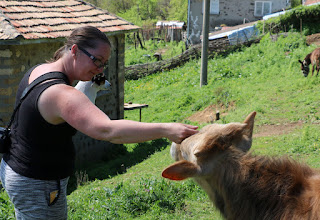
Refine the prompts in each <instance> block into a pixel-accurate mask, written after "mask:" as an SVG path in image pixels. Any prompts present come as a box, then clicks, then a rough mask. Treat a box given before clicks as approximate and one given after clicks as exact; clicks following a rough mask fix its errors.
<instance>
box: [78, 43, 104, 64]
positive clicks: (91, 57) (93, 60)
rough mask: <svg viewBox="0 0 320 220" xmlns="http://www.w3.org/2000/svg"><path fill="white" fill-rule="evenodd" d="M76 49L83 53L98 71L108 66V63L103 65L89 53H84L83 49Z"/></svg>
mask: <svg viewBox="0 0 320 220" xmlns="http://www.w3.org/2000/svg"><path fill="white" fill-rule="evenodd" d="M78 48H79V49H80V50H81V51H82V52H83V53H84V54H86V55H87V56H88V57H89V58H90V59H91V60H92V62H93V63H94V64H95V65H96V66H97V67H98V68H99V69H100V68H103V69H105V68H106V67H107V66H108V61H107V62H105V63H103V62H102V61H101V60H100V59H98V58H96V57H95V56H93V55H92V54H91V53H89V52H88V51H86V50H85V49H83V48H82V47H79V46H78Z"/></svg>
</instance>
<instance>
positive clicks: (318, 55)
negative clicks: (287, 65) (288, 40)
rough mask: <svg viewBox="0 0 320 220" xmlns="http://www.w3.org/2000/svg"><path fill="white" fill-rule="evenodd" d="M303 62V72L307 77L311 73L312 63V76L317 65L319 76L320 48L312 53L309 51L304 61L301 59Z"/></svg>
mask: <svg viewBox="0 0 320 220" xmlns="http://www.w3.org/2000/svg"><path fill="white" fill-rule="evenodd" d="M299 63H301V70H302V74H303V75H304V76H305V77H307V76H308V74H309V71H310V70H309V65H310V64H311V65H312V76H313V72H314V67H315V66H316V70H317V76H318V73H319V69H320V48H317V49H315V50H314V51H312V52H311V53H309V54H308V55H307V56H306V57H305V58H304V60H303V61H301V60H299Z"/></svg>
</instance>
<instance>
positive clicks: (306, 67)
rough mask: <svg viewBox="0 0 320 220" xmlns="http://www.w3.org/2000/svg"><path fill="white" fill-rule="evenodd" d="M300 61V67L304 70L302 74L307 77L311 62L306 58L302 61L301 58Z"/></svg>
mask: <svg viewBox="0 0 320 220" xmlns="http://www.w3.org/2000/svg"><path fill="white" fill-rule="evenodd" d="M298 61H299V63H301V67H300V69H301V70H302V74H303V75H304V77H307V76H308V74H309V71H310V70H309V64H308V63H307V62H306V61H305V60H304V61H301V60H298Z"/></svg>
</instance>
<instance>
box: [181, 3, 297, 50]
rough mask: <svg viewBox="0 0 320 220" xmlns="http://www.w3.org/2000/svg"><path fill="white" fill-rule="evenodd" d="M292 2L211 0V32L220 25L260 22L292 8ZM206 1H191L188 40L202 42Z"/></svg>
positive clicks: (193, 42)
mask: <svg viewBox="0 0 320 220" xmlns="http://www.w3.org/2000/svg"><path fill="white" fill-rule="evenodd" d="M290 5H291V4H290V0H269V1H256V0H241V1H239V0H210V15H209V20H210V21H209V23H210V24H209V31H214V30H215V28H216V27H219V26H220V25H222V24H223V25H227V26H235V25H239V24H243V23H248V22H254V21H257V20H260V19H261V18H262V17H263V16H264V15H266V14H271V13H274V12H278V11H282V10H285V9H287V8H288V7H290ZM203 6H204V0H189V4H188V27H187V38H188V40H189V43H191V44H197V43H200V42H201V39H200V36H201V34H202V23H203V8H204V7H203Z"/></svg>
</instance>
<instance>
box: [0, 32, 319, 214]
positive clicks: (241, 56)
mask: <svg viewBox="0 0 320 220" xmlns="http://www.w3.org/2000/svg"><path fill="white" fill-rule="evenodd" d="M315 47H316V46H315V45H311V46H307V45H306V43H305V38H301V36H300V34H295V33H291V34H289V36H288V37H279V38H278V40H277V41H275V42H273V41H271V40H270V38H269V36H265V37H264V38H263V40H262V41H261V42H260V43H259V44H255V45H252V46H251V47H248V48H242V49H240V50H238V51H235V52H233V53H230V54H228V55H225V56H220V57H215V58H214V59H212V60H209V62H208V85H206V86H204V87H202V88H200V86H199V85H200V60H192V61H190V62H189V63H187V64H185V65H184V66H182V67H178V68H176V69H174V70H171V71H167V72H162V73H159V74H154V75H151V76H148V77H145V78H142V79H139V80H136V81H127V82H125V102H129V101H132V102H134V103H147V104H149V107H148V108H145V109H143V110H142V120H143V121H145V122H172V121H175V122H184V123H190V124H195V125H199V126H200V127H202V126H204V125H205V124H199V123H197V122H191V121H189V120H188V117H189V116H191V115H192V114H194V113H196V112H198V111H201V110H203V109H205V108H206V107H208V106H215V107H216V108H217V109H218V110H220V112H221V113H222V114H221V115H223V116H222V118H221V120H220V121H217V122H216V123H228V122H239V121H240V122H241V121H243V120H244V118H245V117H246V115H247V114H248V113H250V112H252V111H257V116H256V122H255V126H256V127H257V126H263V125H272V124H273V125H277V124H286V123H292V122H298V121H299V122H302V123H303V125H302V126H299V127H297V128H296V129H295V130H293V131H292V132H290V133H286V134H283V135H275V136H271V137H257V138H255V139H254V140H253V147H252V151H253V153H255V154H264V155H273V156H277V155H285V154H287V155H289V156H291V157H293V158H294V159H296V160H299V161H301V162H305V163H307V164H309V165H310V166H312V167H320V161H319V159H318V158H319V154H320V143H319V138H320V135H319V132H318V131H319V128H320V126H319V117H320V115H319V104H320V103H319V97H320V90H319V89H318V85H319V83H320V77H307V78H304V77H303V75H302V74H301V72H300V64H299V63H298V59H303V58H304V57H305V55H306V54H307V53H309V52H310V51H312V50H313V49H314V48H315ZM125 118H126V119H130V120H139V113H138V112H137V111H126V112H125ZM125 146H126V148H127V151H128V152H126V153H124V154H123V155H121V156H119V157H118V158H117V159H116V160H113V161H110V162H109V163H106V164H99V165H95V166H93V167H92V169H88V170H87V173H88V176H89V180H90V181H88V182H86V183H84V184H83V185H81V186H79V187H78V189H76V190H75V191H73V192H72V193H71V194H70V195H69V196H68V202H69V219H222V218H221V216H220V214H219V213H218V211H217V210H216V209H215V208H214V207H213V206H212V204H211V202H210V201H209V199H208V197H207V195H206V194H205V193H204V192H203V190H202V189H200V188H199V187H198V186H197V185H196V184H195V183H194V182H193V181H192V180H186V181H179V182H173V181H168V180H166V179H163V178H162V177H161V172H162V170H163V169H164V168H165V167H167V166H168V165H170V164H171V163H173V160H172V159H171V158H170V156H169V146H170V143H169V142H168V141H167V140H165V139H161V140H156V141H153V142H147V143H143V144H130V145H125ZM122 164H124V166H125V170H121V167H122V166H121V165H122ZM94 178H97V179H95V180H94ZM0 201H1V202H2V204H1V208H0V210H1V213H0V219H8V218H10V217H12V216H13V207H12V206H11V205H10V203H9V202H8V198H7V195H6V193H5V192H1V193H0Z"/></svg>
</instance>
